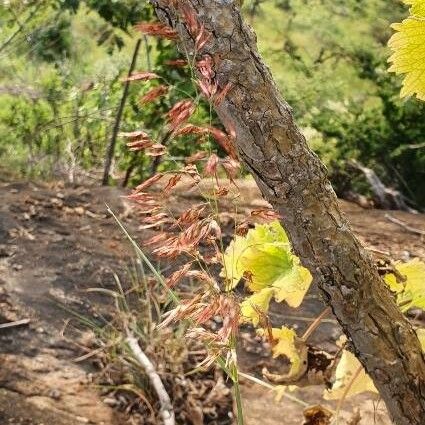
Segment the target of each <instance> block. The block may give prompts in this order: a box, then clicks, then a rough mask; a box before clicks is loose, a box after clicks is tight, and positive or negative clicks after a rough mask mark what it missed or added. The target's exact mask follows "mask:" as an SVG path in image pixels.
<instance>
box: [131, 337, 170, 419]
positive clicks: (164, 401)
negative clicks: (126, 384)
mask: <svg viewBox="0 0 425 425" xmlns="http://www.w3.org/2000/svg"><path fill="white" fill-rule="evenodd" d="M126 341H127V344H128V346H129V347H130V350H131V352H132V353H133V355H134V358H135V359H136V360H137V361H138V362H139V363H140V365H141V366H142V367H143V369H144V370H145V373H146V375H147V376H148V378H149V380H150V382H151V384H152V387H153V388H154V390H155V392H156V394H157V396H158V399H159V403H160V404H161V417H162V420H163V421H164V425H175V415H174V409H173V405H172V404H171V399H170V396H169V395H168V393H167V391H166V389H165V387H164V384H163V383H162V381H161V378H160V377H159V375H158V373H157V372H156V370H155V367H154V366H153V364H152V362H151V361H150V360H149V359H148V357H147V356H146V354H145V353H144V352H143V351H142V349H141V348H140V346H139V343H138V342H137V339H136V338H135V337H134V336H133V335H131V334H130V333H129V334H128V337H127V339H126Z"/></svg>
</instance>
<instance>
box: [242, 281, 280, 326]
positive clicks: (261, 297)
mask: <svg viewBox="0 0 425 425" xmlns="http://www.w3.org/2000/svg"><path fill="white" fill-rule="evenodd" d="M273 292H274V291H273V288H264V289H262V290H261V291H258V292H256V293H255V294H253V295H251V296H250V297H248V298H247V299H246V300H245V301H243V302H242V303H241V316H242V318H243V320H244V321H249V322H252V324H253V325H254V326H257V325H258V323H259V321H260V314H262V313H264V314H267V312H268V310H269V304H270V300H271V299H272V297H273Z"/></svg>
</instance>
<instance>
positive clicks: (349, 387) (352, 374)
mask: <svg viewBox="0 0 425 425" xmlns="http://www.w3.org/2000/svg"><path fill="white" fill-rule="evenodd" d="M366 391H371V392H374V393H377V392H378V391H377V390H376V388H375V385H374V384H373V381H372V379H371V378H370V377H369V375H367V374H366V372H365V370H364V369H363V367H362V365H361V364H360V362H359V361H358V360H357V358H356V357H355V356H354V354H352V353H351V352H350V351H347V350H344V351H343V352H342V354H341V359H340V360H339V362H338V365H337V367H336V371H335V382H334V384H333V385H332V388H331V389H330V390H325V392H324V394H323V397H324V398H325V399H326V400H339V399H341V398H342V397H344V398H348V397H352V396H354V395H356V394H360V393H364V392H366Z"/></svg>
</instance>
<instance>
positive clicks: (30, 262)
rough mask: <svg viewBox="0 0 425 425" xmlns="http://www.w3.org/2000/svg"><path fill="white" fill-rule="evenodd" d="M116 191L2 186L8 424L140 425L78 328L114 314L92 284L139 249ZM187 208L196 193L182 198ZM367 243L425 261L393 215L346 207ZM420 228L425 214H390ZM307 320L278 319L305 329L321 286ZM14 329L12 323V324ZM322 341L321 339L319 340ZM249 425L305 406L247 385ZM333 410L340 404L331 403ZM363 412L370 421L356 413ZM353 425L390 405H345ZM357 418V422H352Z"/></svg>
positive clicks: (0, 372)
mask: <svg viewBox="0 0 425 425" xmlns="http://www.w3.org/2000/svg"><path fill="white" fill-rule="evenodd" d="M243 190H244V191H245V194H244V196H243V199H244V203H245V204H246V206H248V205H253V204H259V205H261V204H262V201H261V200H260V199H259V196H258V193H257V192H256V190H255V189H254V188H253V187H252V185H251V184H247V185H246V187H244V188H243ZM122 194H123V193H122V192H121V191H120V190H119V189H116V188H98V187H64V186H63V185H62V184H60V183H52V184H32V183H25V182H14V183H11V182H3V183H1V185H0V199H1V200H2V202H1V205H0V424H5V425H6V424H22V425H24V424H25V425H62V424H63V425H74V424H77V425H78V424H80V423H81V424H84V423H90V424H98V425H100V424H103V425H118V424H127V423H128V424H131V423H132V422H131V420H130V419H129V418H128V417H126V416H124V415H123V414H122V413H119V412H117V411H116V410H114V409H112V408H111V407H110V406H109V405H108V403H105V402H104V401H105V400H104V398H103V396H101V395H100V393H99V391H98V389H97V388H96V387H95V386H94V385H93V384H92V382H93V379H94V376H95V374H96V372H97V371H96V368H95V367H94V366H93V364H92V363H90V362H84V361H78V362H76V361H75V359H78V357H80V356H81V355H84V354H85V353H87V351H88V350H87V348H86V345H87V344H86V342H87V338H88V336H87V332H86V331H84V330H83V329H79V327H78V325H77V326H73V325H74V324H75V322H77V319H76V314H77V315H80V316H82V317H90V318H93V319H94V320H96V318H103V317H107V316H108V314H109V313H110V308H111V307H110V299H109V298H108V297H106V296H105V295H102V294H100V293H93V292H88V291H87V290H88V289H89V288H106V289H110V288H112V287H113V286H114V280H113V272H115V273H118V274H120V275H122V276H124V277H125V276H126V269H127V266H128V264H129V262H130V259H131V256H132V253H131V250H130V249H129V245H128V243H127V241H126V240H125V237H124V236H123V234H122V232H121V231H120V230H119V228H118V227H117V225H116V223H115V222H114V221H113V219H112V218H111V217H110V216H109V215H108V214H107V211H106V204H108V205H109V206H110V207H111V209H112V210H114V211H115V212H116V213H118V215H120V217H121V219H122V221H123V222H124V223H125V224H126V225H127V226H128V227H129V229H130V230H131V231H132V232H134V233H133V234H134V235H135V237H136V239H137V238H138V237H139V236H141V235H140V232H139V231H138V230H137V228H138V221H137V218H136V217H135V216H133V215H132V214H131V213H129V210H128V205H126V203H125V202H124V201H123V200H122V198H121V196H122ZM185 202H188V197H187V193H185V194H184V196H183V195H182V196H181V198H180V199H179V201H178V204H179V208H181V207H182V205H184V203H185ZM341 206H342V208H343V210H344V211H345V212H346V214H347V215H348V217H349V219H350V221H351V223H352V225H353V228H354V230H355V232H356V233H357V235H358V236H359V237H360V238H361V240H362V241H363V243H364V244H365V245H367V246H368V247H370V248H372V249H373V250H374V251H375V252H378V253H379V252H386V253H389V254H390V255H392V257H393V258H395V259H407V258H409V257H421V258H424V257H425V247H424V243H423V239H421V236H418V235H416V234H414V233H411V232H410V231H408V230H406V229H405V228H403V227H401V226H399V225H397V224H395V223H393V222H391V221H390V220H388V218H387V217H386V216H385V214H386V212H384V211H378V210H364V209H362V208H360V207H358V206H357V205H354V204H351V203H347V202H341ZM391 215H392V216H394V217H397V218H398V219H400V220H402V221H403V222H404V223H406V224H408V225H409V226H411V227H414V228H417V229H422V230H424V229H425V216H424V215H421V214H415V215H414V214H408V213H401V212H391ZM305 304H306V305H305V306H304V308H303V310H302V311H300V312H298V313H297V314H299V316H301V318H299V317H298V318H295V317H294V312H291V311H289V310H284V309H283V310H282V309H279V310H276V309H274V312H273V316H272V318H273V321H274V322H276V323H280V324H282V323H287V324H291V325H295V326H297V327H299V328H302V327H306V326H308V323H310V322H311V320H313V319H314V317H315V316H317V314H318V313H319V312H320V311H321V309H322V308H323V306H322V304H321V301H320V300H319V299H318V296H317V294H316V293H315V291H314V290H313V291H312V293H311V294H309V296H308V298H307V301H306V303H305ZM20 320H22V321H23V322H22V323H21V324H20V325H19V323H15V326H13V327H5V326H4V324H6V323H9V322H16V321H20ZM338 334H339V329H338V326H337V325H336V323H335V321H334V320H333V318H332V317H329V318H328V319H327V320H325V321H324V323H323V325H322V326H321V328H320V329H319V332H318V333H317V335H316V336H315V338H316V342H318V343H319V342H320V343H321V344H322V345H323V344H325V345H326V343H327V341H332V340H335V338H336V337H337V336H338ZM313 341H314V340H313ZM241 357H242V363H243V367H244V369H245V370H251V369H255V367H256V362H257V360H258V358H259V357H258V355H257V354H256V353H255V350H254V351H252V350H251V352H250V351H249V350H248V351H247V352H246V353H242V354H241ZM242 390H243V396H244V404H245V411H246V417H247V421H246V422H247V424H248V425H254V424H257V423H261V424H265V425H277V424H283V423H284V424H287V425H292V424H294V425H295V424H300V423H301V419H300V406H299V405H298V404H297V403H295V402H292V401H290V400H288V399H287V398H283V399H281V400H280V401H279V402H275V401H274V394H272V393H270V392H269V391H268V390H267V389H264V388H262V387H259V386H257V385H255V384H251V383H248V382H244V383H243V385H242ZM321 391H322V389H320V388H311V389H303V390H300V391H298V392H297V393H295V394H296V397H298V398H300V399H301V400H303V401H305V402H307V403H309V404H317V403H320V402H321V397H320V395H321ZM329 407H331V408H332V407H335V406H332V405H329ZM356 408H359V409H360V413H361V420H360V422H359V421H357V422H354V420H356V418H355V416H353V414H354V412H355V410H356ZM344 409H345V411H346V412H345V413H344V417H345V418H351V419H352V420H353V422H352V424H357V423H360V424H364V425H366V424H370V423H374V422H373V421H375V423H378V424H379V423H388V420H387V419H386V417H385V413H384V412H383V406H382V402H381V403H379V402H377V401H372V400H371V399H370V397H365V396H363V397H361V398H357V399H355V400H354V401H350V402H349V403H346V405H345V406H344ZM351 419H350V420H351Z"/></svg>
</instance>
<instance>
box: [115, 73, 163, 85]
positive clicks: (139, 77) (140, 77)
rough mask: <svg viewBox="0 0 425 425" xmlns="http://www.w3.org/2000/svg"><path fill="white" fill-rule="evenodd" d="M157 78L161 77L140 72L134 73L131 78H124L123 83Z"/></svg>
mask: <svg viewBox="0 0 425 425" xmlns="http://www.w3.org/2000/svg"><path fill="white" fill-rule="evenodd" d="M155 78H159V75H157V74H155V73H154V72H149V71H140V72H134V73H133V74H131V75H130V76H128V77H125V78H122V79H121V81H122V82H123V83H124V82H126V81H147V80H153V79H155Z"/></svg>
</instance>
